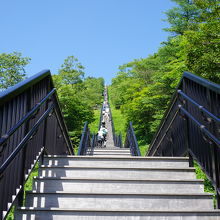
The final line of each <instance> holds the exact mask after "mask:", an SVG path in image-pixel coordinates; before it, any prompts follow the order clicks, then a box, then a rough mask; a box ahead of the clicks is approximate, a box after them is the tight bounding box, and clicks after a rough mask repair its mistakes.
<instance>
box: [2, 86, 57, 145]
mask: <svg viewBox="0 0 220 220" xmlns="http://www.w3.org/2000/svg"><path fill="white" fill-rule="evenodd" d="M55 91H56V89H55V88H54V89H52V90H51V92H50V93H48V95H46V96H45V97H44V98H43V99H42V100H41V101H40V102H39V103H37V104H36V105H35V107H34V108H33V109H31V111H29V112H28V113H27V114H26V115H25V116H24V117H23V118H22V119H21V120H20V121H19V122H18V123H17V124H16V125H14V127H13V128H11V129H10V130H9V131H8V132H7V133H6V134H4V135H2V136H1V138H0V145H3V144H4V143H5V142H6V141H7V140H8V139H9V137H10V136H11V135H12V134H14V133H15V131H17V130H18V128H19V127H20V126H21V125H23V124H24V123H25V122H26V121H27V120H29V119H30V118H31V117H33V115H34V114H35V113H36V112H37V111H38V110H39V109H40V107H41V106H42V105H43V104H44V103H45V102H46V101H47V100H48V99H49V98H50V97H51V96H52V95H53V94H54V93H55Z"/></svg>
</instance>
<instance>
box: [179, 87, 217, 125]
mask: <svg viewBox="0 0 220 220" xmlns="http://www.w3.org/2000/svg"><path fill="white" fill-rule="evenodd" d="M177 92H178V94H180V95H181V96H182V97H183V98H185V99H187V100H188V101H189V102H190V103H192V104H193V105H195V106H196V107H197V108H199V110H200V111H202V112H204V113H205V114H207V115H208V116H210V117H211V118H212V119H213V120H215V121H216V122H218V123H220V118H218V117H216V116H215V115H213V114H212V113H211V112H209V111H208V110H207V109H206V108H204V107H203V106H202V105H199V104H198V103H197V102H195V101H194V100H193V99H191V98H190V97H189V96H187V95H186V94H185V93H184V92H182V91H181V90H178V91H177Z"/></svg>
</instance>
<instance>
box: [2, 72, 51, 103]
mask: <svg viewBox="0 0 220 220" xmlns="http://www.w3.org/2000/svg"><path fill="white" fill-rule="evenodd" d="M48 76H51V73H50V70H42V71H40V72H39V73H37V74H35V75H33V76H31V77H29V78H27V79H25V80H23V81H21V82H19V83H17V84H15V85H14V86H12V87H9V88H8V89H6V90H4V91H2V92H1V93H0V103H1V104H0V105H2V104H3V103H5V102H6V101H8V100H10V99H12V98H13V97H14V96H17V95H19V94H21V93H22V92H23V91H25V90H26V89H27V88H30V87H31V86H33V85H34V84H36V83H38V82H40V81H41V80H42V79H44V78H45V77H48Z"/></svg>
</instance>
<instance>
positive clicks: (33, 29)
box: [0, 0, 174, 84]
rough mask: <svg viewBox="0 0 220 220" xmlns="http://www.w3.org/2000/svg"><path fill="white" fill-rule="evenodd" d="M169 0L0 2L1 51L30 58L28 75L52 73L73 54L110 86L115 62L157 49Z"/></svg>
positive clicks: (143, 54) (122, 61)
mask: <svg viewBox="0 0 220 220" xmlns="http://www.w3.org/2000/svg"><path fill="white" fill-rule="evenodd" d="M173 6H174V3H173V2H171V1H170V0H36V1H34V0H2V1H0V9H1V10H0V11H1V13H0V28H1V33H0V53H3V52H5V53H10V52H13V51H18V52H21V53H22V55H23V56H28V57H30V58H31V59H32V60H31V63H30V64H29V65H28V66H27V67H26V70H27V74H28V75H33V74H35V73H37V72H39V71H41V70H42V69H50V70H51V72H52V73H53V74H56V73H57V71H58V69H59V67H60V66H61V64H62V63H63V61H64V59H65V58H66V57H67V56H69V55H74V56H75V57H77V58H78V59H79V61H80V62H81V63H82V64H83V66H85V68H86V69H85V72H86V76H95V77H99V76H102V77H104V78H105V80H106V82H107V83H108V84H109V83H110V82H111V78H112V77H114V76H115V75H116V73H117V71H118V66H119V65H122V64H124V63H127V62H129V61H132V60H133V59H138V58H144V57H147V56H148V55H149V54H152V53H154V52H156V51H157V49H158V48H159V47H160V43H161V42H162V41H164V40H166V39H167V36H168V33H166V32H164V31H163V30H162V29H163V28H165V27H168V24H167V23H166V22H164V21H162V19H164V18H165V15H164V13H163V12H165V11H167V10H168V9H170V8H172V7H173Z"/></svg>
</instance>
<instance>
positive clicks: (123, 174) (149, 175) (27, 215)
mask: <svg viewBox="0 0 220 220" xmlns="http://www.w3.org/2000/svg"><path fill="white" fill-rule="evenodd" d="M218 215H219V211H215V210H214V208H213V201H212V195H211V194H209V193H204V188H203V181H201V180H197V179H196V177H195V170H194V168H189V166H188V158H168V157H167V158H166V157H163V158H160V157H131V156H130V154H129V150H127V149H122V148H121V149H119V148H114V147H109V148H106V149H104V148H98V149H95V151H94V156H47V157H45V159H44V164H43V165H41V166H40V169H39V176H38V177H35V179H34V184H33V191H31V192H28V193H27V195H26V203H25V207H20V208H18V209H17V211H16V215H15V219H17V220H18V219H19V220H20V219H26V220H29V219H56V220H57V219H59V220H61V219H62V220H64V219H65V220H66V219H67V220H68V219H71V220H87V219H88V220H96V219H97V220H113V219H114V220H116V219H120V220H140V219H146V220H186V219H187V220H217V219H220V217H218Z"/></svg>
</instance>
